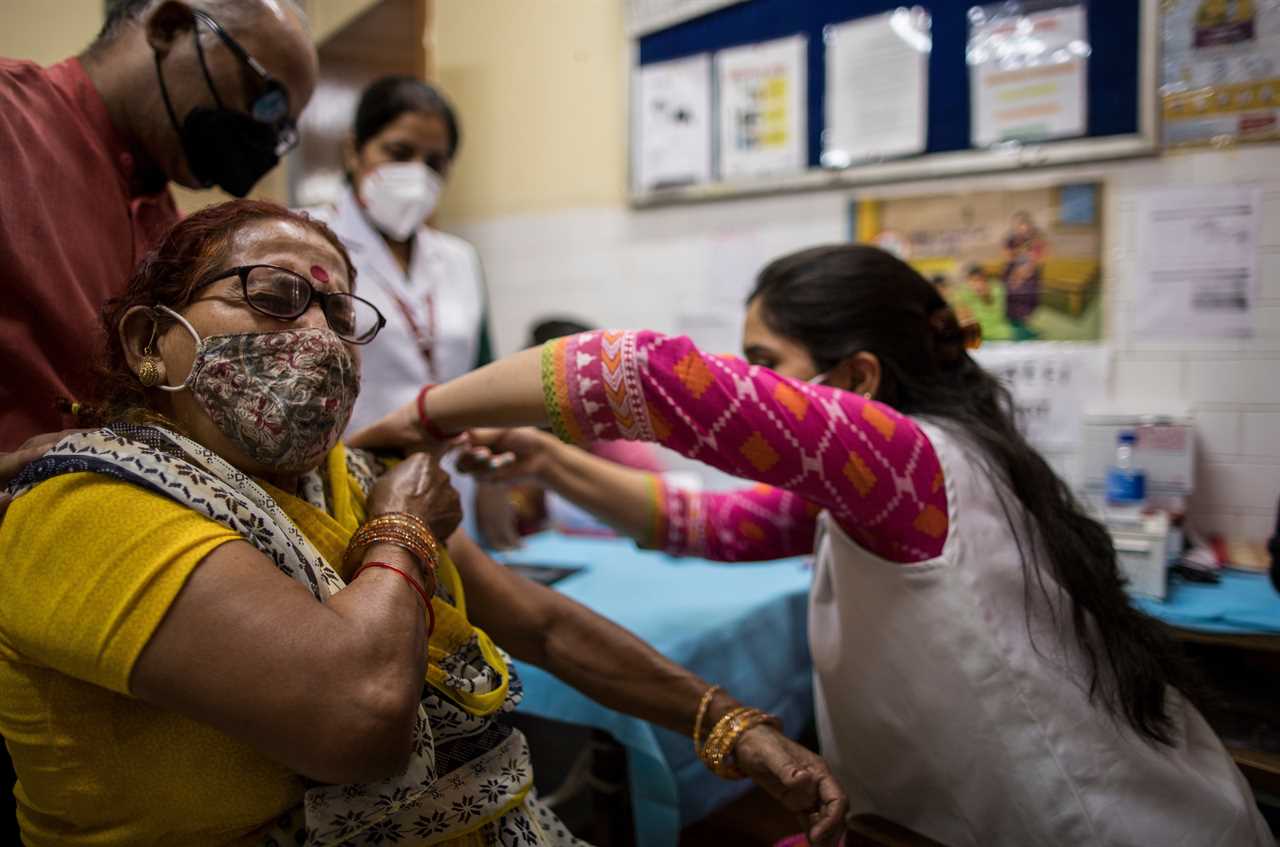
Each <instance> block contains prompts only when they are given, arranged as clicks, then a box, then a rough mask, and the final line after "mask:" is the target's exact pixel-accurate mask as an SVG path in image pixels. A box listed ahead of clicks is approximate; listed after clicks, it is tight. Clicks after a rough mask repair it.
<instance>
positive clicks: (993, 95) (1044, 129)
mask: <svg viewBox="0 0 1280 847" xmlns="http://www.w3.org/2000/svg"><path fill="white" fill-rule="evenodd" d="M1004 8H1005V4H997V5H994V6H984V7H981V8H975V9H973V10H971V11H970V15H969V22H970V23H969V47H968V51H967V54H966V58H967V60H968V63H969V95H970V97H969V99H970V102H971V104H972V106H971V109H972V113H971V121H972V127H973V131H972V136H973V145H974V146H975V147H988V146H990V145H992V144H996V143H999V142H1001V141H1043V140H1047V139H1051V138H1071V137H1073V136H1078V135H1084V132H1085V112H1086V109H1085V104H1086V100H1087V95H1086V93H1085V78H1086V73H1087V70H1088V62H1089V53H1090V47H1089V42H1088V33H1087V31H1086V27H1085V11H1084V7H1083V6H1080V5H1072V6H1062V7H1060V8H1056V9H1049V10H1047V11H1042V12H1036V13H1034V14H1029V15H1023V14H1017V13H1007V12H1005V11H1003V10H1004Z"/></svg>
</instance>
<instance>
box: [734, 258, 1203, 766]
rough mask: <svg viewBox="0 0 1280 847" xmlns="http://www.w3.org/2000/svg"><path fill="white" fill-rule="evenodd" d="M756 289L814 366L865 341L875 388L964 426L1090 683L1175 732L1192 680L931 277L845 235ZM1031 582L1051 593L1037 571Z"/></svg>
mask: <svg viewBox="0 0 1280 847" xmlns="http://www.w3.org/2000/svg"><path fill="white" fill-rule="evenodd" d="M757 298H759V300H760V306H761V317H762V318H763V320H764V322H765V324H766V325H767V326H769V328H770V329H772V330H773V331H774V332H777V333H779V334H780V335H783V336H785V337H787V338H789V339H792V340H794V341H797V342H798V343H800V344H801V345H803V346H804V347H805V348H806V349H807V351H808V352H809V354H810V356H812V358H813V360H814V363H815V365H816V366H817V368H818V370H819V371H826V370H829V369H831V368H834V367H835V366H836V365H838V364H839V363H840V362H843V361H844V360H846V359H848V358H849V357H850V356H853V355H854V354H856V353H859V352H863V351H866V352H869V353H872V354H874V355H875V356H876V357H877V358H878V359H879V360H880V369H881V381H880V387H879V390H878V392H877V398H876V399H878V400H880V401H881V402H884V403H886V404H888V405H890V406H892V407H894V408H895V409H897V410H898V411H900V412H902V413H903V414H907V415H913V416H921V417H925V418H930V419H933V420H936V421H938V422H939V423H940V424H950V425H953V426H955V427H956V428H958V429H962V430H963V431H964V432H965V433H966V434H967V436H968V437H969V438H971V439H973V441H974V442H975V443H976V444H977V446H978V447H979V449H980V450H981V451H982V453H983V455H984V456H985V458H986V459H987V461H988V462H989V464H990V467H991V468H992V470H993V471H994V472H995V473H996V474H997V475H998V476H1000V477H1001V478H1003V480H1004V481H1005V482H1006V483H1007V484H1008V486H1009V487H1010V489H1011V490H1012V491H1013V494H1014V495H1015V496H1016V497H1017V498H1018V502H1019V503H1020V504H1021V505H1022V510H1023V511H1022V514H1023V520H1021V521H1015V520H1014V519H1013V518H1012V517H1011V519H1010V520H1011V524H1012V529H1013V532H1014V536H1015V538H1016V539H1017V543H1018V548H1019V555H1020V556H1021V558H1022V567H1023V573H1024V575H1025V576H1026V584H1027V590H1028V592H1029V591H1030V590H1031V583H1032V581H1033V580H1032V576H1031V575H1030V574H1028V573H1027V569H1028V565H1027V558H1026V555H1025V546H1024V545H1025V544H1031V545H1033V546H1035V545H1039V549H1042V550H1043V551H1044V553H1045V561H1046V566H1047V571H1048V573H1049V575H1050V576H1051V577H1052V579H1053V581H1055V582H1056V583H1057V584H1058V585H1059V586H1061V588H1062V590H1063V591H1065V593H1066V595H1067V597H1068V598H1069V605H1070V611H1071V621H1072V624H1073V625H1074V630H1075V637H1076V640H1077V642H1078V643H1079V645H1080V649H1081V650H1082V652H1083V654H1084V656H1085V658H1086V659H1087V662H1088V667H1089V696H1090V697H1091V698H1093V697H1096V698H1100V700H1101V702H1103V704H1104V705H1105V707H1106V708H1107V709H1108V710H1109V711H1110V712H1111V713H1112V714H1114V715H1116V716H1118V717H1123V718H1124V720H1125V721H1127V722H1128V723H1129V724H1130V725H1131V726H1132V727H1133V728H1134V729H1135V730H1136V731H1137V732H1139V733H1140V734H1141V735H1143V736H1145V737H1146V738H1148V739H1150V740H1152V741H1156V742H1162V743H1165V744H1172V743H1173V740H1172V735H1171V726H1172V725H1171V720H1170V717H1169V713H1168V711H1167V710H1166V705H1165V686H1166V685H1173V686H1174V687H1176V688H1180V689H1182V690H1183V691H1186V690H1188V689H1189V687H1190V684H1191V679H1190V676H1189V672H1188V671H1187V669H1186V666H1185V664H1184V662H1183V660H1182V658H1181V656H1180V654H1178V652H1177V650H1176V648H1175V647H1174V645H1173V642H1172V640H1171V639H1169V637H1168V636H1167V635H1165V634H1164V632H1163V631H1162V630H1160V629H1159V627H1158V625H1157V624H1156V623H1155V622H1154V621H1152V620H1151V619H1150V618H1148V617H1146V616H1145V615H1143V614H1142V613H1141V612H1139V611H1138V610H1137V609H1135V608H1134V607H1133V605H1132V604H1131V603H1130V602H1129V598H1128V596H1127V595H1126V594H1125V590H1124V579H1123V577H1122V576H1121V575H1120V571H1119V569H1118V567H1117V564H1116V553H1115V547H1114V545H1113V544H1112V542H1111V537H1110V535H1109V534H1108V533H1107V531H1106V529H1105V528H1104V527H1103V526H1102V525H1101V524H1099V523H1098V522H1097V521H1095V520H1093V519H1092V518H1090V517H1089V516H1088V515H1086V514H1085V512H1084V510H1083V509H1082V508H1081V506H1080V504H1079V503H1078V502H1077V500H1076V498H1075V497H1074V496H1073V495H1072V493H1071V490H1070V489H1069V488H1068V487H1067V485H1066V484H1065V483H1064V482H1063V481H1062V480H1061V479H1060V478H1059V477H1058V475H1057V474H1055V473H1054V472H1053V469H1052V468H1050V467H1049V465H1048V463H1047V462H1045V460H1044V459H1043V458H1042V457H1041V456H1040V454H1039V453H1038V452H1036V450H1035V449H1034V448H1033V447H1032V446H1031V445H1030V444H1028V443H1027V440H1026V439H1025V438H1024V437H1023V436H1022V434H1021V433H1020V432H1019V431H1018V429H1017V427H1016V425H1015V422H1014V415H1013V403H1012V400H1011V398H1010V396H1009V392H1008V390H1007V389H1006V388H1005V387H1004V386H1003V385H1002V384H1001V383H1000V382H999V380H997V379H996V378H995V377H993V376H992V375H991V374H989V373H987V372H986V371H985V370H983V369H982V368H981V367H980V366H979V365H978V363H977V362H975V361H974V360H973V359H972V358H971V357H970V356H969V354H968V352H967V351H966V349H965V346H964V339H963V335H962V333H961V330H960V327H959V326H958V324H957V322H956V318H955V314H954V312H952V311H951V309H950V308H949V307H948V306H947V303H946V301H945V300H944V299H943V298H942V296H941V294H939V292H938V290H937V289H936V288H935V287H934V286H932V285H930V284H929V283H928V282H927V281H925V279H924V277H922V276H921V275H920V274H918V273H917V272H916V271H915V270H913V269H912V268H911V266H909V265H908V264H907V263H905V262H903V261H902V260H900V259H898V258H896V257H894V256H892V255H890V254H889V253H886V252H884V251H883V250H879V249H876V248H874V247H869V246H865V245H856V244H841V245H834V246H828V247H815V248H812V249H809V250H801V251H799V252H797V253H791V254H790V255H787V256H783V257H782V258H780V259H777V260H776V261H774V262H772V263H771V264H769V265H768V266H767V267H766V268H765V269H764V270H763V271H762V272H761V273H760V276H759V278H758V280H757V282H756V286H755V289H754V290H753V291H752V293H751V296H750V297H749V298H748V300H749V302H750V301H753V300H756V299H757ZM1018 524H1021V525H1018ZM1035 582H1037V583H1038V584H1039V585H1040V586H1041V588H1042V590H1044V591H1046V596H1048V595H1047V591H1048V589H1047V588H1045V583H1044V580H1043V579H1042V578H1040V575H1039V574H1037V576H1036V579H1035ZM1049 599H1050V600H1052V598H1049ZM1050 608H1057V607H1056V605H1055V604H1054V603H1053V602H1051V603H1050Z"/></svg>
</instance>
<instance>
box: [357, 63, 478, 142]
mask: <svg viewBox="0 0 1280 847" xmlns="http://www.w3.org/2000/svg"><path fill="white" fill-rule="evenodd" d="M405 112H422V113H424V114H427V115H436V116H438V117H439V118H440V120H442V121H444V127H445V132H447V133H448V135H449V159H450V160H452V159H453V157H454V156H456V155H457V154H458V145H459V144H461V143H462V130H461V128H460V127H459V126H458V116H457V114H455V113H454V110H453V104H451V103H450V102H449V100H448V98H447V97H445V96H444V94H443V93H441V91H440V89H438V88H436V87H435V86H433V85H430V84H428V83H425V82H423V81H422V80H420V79H418V78H417V77H413V76H384V77H382V78H381V79H378V80H376V81H374V82H372V83H370V84H369V87H368V88H366V89H365V90H364V93H363V94H361V95H360V103H359V105H357V106H356V120H355V126H353V127H352V132H353V134H354V135H355V139H356V148H357V149H359V148H361V147H363V146H364V145H365V143H366V142H367V141H368V140H369V139H371V138H373V137H374V136H375V135H377V134H378V133H380V132H382V130H383V128H384V127H386V125H387V124H389V123H391V122H392V121H394V120H395V119H396V118H398V117H400V116H401V115H403V114H404V113H405Z"/></svg>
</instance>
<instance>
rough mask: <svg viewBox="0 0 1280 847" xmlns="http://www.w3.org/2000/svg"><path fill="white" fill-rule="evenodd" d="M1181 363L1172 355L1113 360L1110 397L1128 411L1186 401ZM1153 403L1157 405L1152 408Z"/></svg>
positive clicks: (1164, 407)
mask: <svg viewBox="0 0 1280 847" xmlns="http://www.w3.org/2000/svg"><path fill="white" fill-rule="evenodd" d="M1184 371H1185V364H1184V363H1183V362H1181V361H1177V360H1173V359H1151V360H1148V359H1132V358H1124V357H1123V356H1122V357H1121V358H1120V359H1119V361H1117V362H1116V371H1115V382H1114V395H1113V397H1114V399H1115V401H1116V404H1117V405H1119V406H1128V405H1133V406H1134V408H1132V409H1131V411H1135V412H1145V411H1173V410H1174V407H1185V406H1186V405H1187V399H1188V398H1187V393H1186V390H1185V388H1184V387H1183V383H1184ZM1153 406H1155V407H1159V408H1152V407H1153Z"/></svg>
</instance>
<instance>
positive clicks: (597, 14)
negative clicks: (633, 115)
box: [433, 0, 627, 225]
mask: <svg viewBox="0 0 1280 847" xmlns="http://www.w3.org/2000/svg"><path fill="white" fill-rule="evenodd" d="M433 47H434V54H435V65H436V70H437V78H438V81H439V82H440V84H441V85H442V86H443V87H444V89H445V90H446V91H447V92H448V93H449V95H450V96H451V97H452V99H453V100H454V101H455V103H456V105H457V107H458V111H459V119H460V121H461V123H462V134H463V138H462V151H461V154H460V156H459V159H458V162H457V164H456V167H455V170H454V173H453V176H452V178H451V179H450V183H449V189H448V190H447V191H446V192H445V198H444V205H443V209H442V219H443V221H444V223H445V224H446V225H448V224H455V223H458V222H463V221H476V220H484V219H487V218H492V217H495V216H500V215H505V214H513V213H522V212H543V211H549V210H554V209H564V208H574V207H584V206H613V205H619V204H621V203H623V202H625V198H626V149H627V148H626V79H627V74H626V55H627V53H626V39H625V35H624V33H623V20H622V0H537V2H528V0H436V8H435V22H434V45H433Z"/></svg>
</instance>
